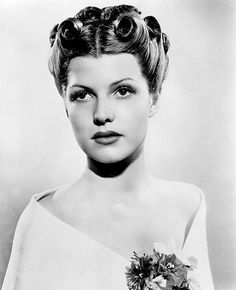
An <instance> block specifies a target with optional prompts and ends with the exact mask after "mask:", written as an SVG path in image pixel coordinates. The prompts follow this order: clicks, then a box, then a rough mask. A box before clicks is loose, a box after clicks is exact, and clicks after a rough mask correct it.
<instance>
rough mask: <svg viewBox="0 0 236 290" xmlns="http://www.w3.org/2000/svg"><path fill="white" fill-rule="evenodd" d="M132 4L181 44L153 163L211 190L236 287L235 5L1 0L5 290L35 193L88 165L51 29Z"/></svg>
mask: <svg viewBox="0 0 236 290" xmlns="http://www.w3.org/2000/svg"><path fill="white" fill-rule="evenodd" d="M123 2H125V3H129V4H134V5H136V6H137V7H139V9H140V10H142V11H143V16H146V15H150V14H154V15H155V16H156V17H157V18H158V19H159V21H160V23H161V26H162V28H163V31H165V32H166V33H167V34H168V36H169V38H170V42H171V48H170V52H169V56H170V69H169V75H168V77H167V80H166V82H165V84H164V86H163V93H162V97H161V100H160V107H159V112H158V114H157V115H156V116H155V117H154V118H153V119H152V120H151V121H150V129H149V133H148V136H147V141H146V157H147V167H148V169H149V171H150V172H151V173H152V174H154V175H155V176H157V177H160V178H164V179H171V180H179V181H185V182H189V183H194V184H196V185H198V186H199V187H200V188H201V189H202V190H203V191H204V192H205V194H206V199H207V204H208V219H207V227H208V240H209V253H210V258H211V265H212V272H213V278H214V281H215V286H216V289H218V290H222V289H227V290H232V289H236V288H234V286H235V271H236V269H235V248H233V245H234V244H235V238H236V236H235V219H236V218H235V209H234V206H235V198H234V188H235V180H234V178H233V177H234V169H235V151H234V150H233V147H234V145H235V132H234V129H235V117H234V115H235V105H236V102H235V100H234V99H233V95H234V93H235V91H236V90H235V87H233V72H234V70H233V68H234V67H235V66H234V65H235V54H233V51H234V50H235V39H233V37H234V35H236V33H235V32H236V31H235V29H234V24H235V23H234V21H233V17H234V16H235V13H234V12H235V6H234V1H233V0H232V1H230V0H218V1H217V0H198V1H196V0H165V1H164V0H155V1H154V0H153V1H98V0H97V1H88V0H87V1H86V0H76V1H74V0H70V1H67V0H57V1H56V0H47V1H46V0H36V1H30V0H18V1H17V0H15V1H13V0H5V1H4V0H1V1H0V39H1V41H0V57H1V58H0V59H1V60H0V63H1V65H0V74H1V77H0V236H1V239H0V285H1V282H2V279H3V277H4V273H5V270H6V266H7V262H8V259H9V254H10V249H11V241H12V237H13V233H14V229H15V225H16V222H17V219H18V218H19V215H20V214H21V212H22V210H23V208H24V207H25V206H26V204H27V203H28V201H29V199H30V197H31V195H32V194H34V193H36V192H39V191H42V190H44V189H47V188H52V187H55V186H59V185H61V184H63V183H64V182H67V181H70V180H71V179H72V178H75V177H76V176H78V175H80V174H81V172H82V170H83V168H84V166H85V158H84V155H83V154H82V153H81V151H80V149H79V148H78V146H77V144H76V142H75V141H74V137H73V134H72V130H71V128H70V125H69V122H68V120H67V118H66V114H65V112H64V108H63V103H62V100H61V98H60V96H59V95H58V94H57V91H56V88H55V86H54V83H53V80H52V78H51V76H50V75H49V72H48V69H47V58H48V53H49V42H48V34H49V30H50V29H51V28H52V26H53V25H54V24H56V23H58V22H60V21H62V20H63V19H64V18H66V17H69V16H73V15H74V14H75V13H76V12H77V11H78V10H80V9H81V8H83V7H84V6H88V5H89V6H90V5H99V6H100V7H103V6H105V5H110V4H120V3H123Z"/></svg>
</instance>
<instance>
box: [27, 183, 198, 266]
mask: <svg viewBox="0 0 236 290" xmlns="http://www.w3.org/2000/svg"><path fill="white" fill-rule="evenodd" d="M58 189H59V187H57V188H54V189H50V190H47V191H44V192H41V193H37V194H34V195H33V196H32V198H31V201H30V203H32V205H34V206H36V207H37V208H38V209H39V210H40V211H41V212H43V213H44V214H46V215H47V216H48V217H49V218H51V219H53V220H54V221H55V222H56V223H57V224H60V225H61V226H63V227H67V228H68V229H70V230H71V231H72V232H73V233H74V234H75V235H77V236H80V237H83V238H84V239H87V240H89V241H90V242H91V243H93V244H94V245H97V246H99V247H101V248H103V249H104V250H106V251H107V252H109V253H110V254H112V255H115V256H116V257H119V258H120V259H122V260H123V261H125V262H126V263H128V260H127V259H126V258H124V257H123V256H121V255H120V254H118V253H116V252H115V251H113V250H111V249H110V248H109V247H107V246H105V245H104V244H102V243H100V242H99V241H97V240H96V239H94V238H92V237H90V236H89V235H88V234H86V233H84V232H83V231H80V230H79V229H77V228H75V227H73V226H72V225H70V224H69V223H67V222H65V221H63V220H62V219H60V218H59V217H57V216H56V215H54V214H52V213H51V212H49V211H48V210H47V209H46V208H45V207H44V206H43V205H41V204H40V203H39V200H40V199H42V198H44V197H46V196H49V195H54V194H55V192H56V191H57V190H58ZM202 207H203V196H202V194H201V200H200V203H199V206H198V208H197V210H196V213H195V216H194V219H193V221H192V224H191V226H190V228H189V230H188V231H187V233H186V236H185V237H184V240H183V245H182V247H181V250H184V249H185V246H186V244H187V242H188V239H189V237H190V236H191V232H192V229H193V228H194V225H195V223H196V222H197V220H198V215H199V214H200V211H201V208H202ZM171 240H174V241H175V239H174V238H173V237H171ZM156 242H158V241H153V242H152V244H153V245H154V243H156ZM150 250H151V249H150Z"/></svg>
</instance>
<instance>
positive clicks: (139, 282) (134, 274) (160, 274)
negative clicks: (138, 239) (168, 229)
mask: <svg viewBox="0 0 236 290" xmlns="http://www.w3.org/2000/svg"><path fill="white" fill-rule="evenodd" d="M167 245H168V247H166V246H165V245H164V244H162V243H154V250H153V254H152V255H147V254H143V255H142V256H138V255H137V254H136V253H135V252H134V253H133V256H132V258H131V263H130V266H129V267H127V268H126V273H125V275H126V279H127V285H128V289H130V290H172V289H173V290H180V289H181V290H199V289H200V287H199V284H198V283H197V280H196V275H194V274H196V273H195V272H196V268H197V261H196V259H195V258H193V257H189V258H187V257H186V256H185V254H184V252H183V250H177V249H176V247H175V244H174V241H173V240H169V241H168V243H167Z"/></svg>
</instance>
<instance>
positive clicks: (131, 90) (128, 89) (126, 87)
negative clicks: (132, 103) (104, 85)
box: [115, 85, 136, 99]
mask: <svg viewBox="0 0 236 290" xmlns="http://www.w3.org/2000/svg"><path fill="white" fill-rule="evenodd" d="M121 90H125V91H126V92H128V93H129V94H128V96H121V97H119V99H127V98H129V97H130V94H135V93H136V89H135V88H134V87H133V86H131V85H124V86H121V87H119V88H118V89H117V90H116V91H115V93H117V92H119V91H121Z"/></svg>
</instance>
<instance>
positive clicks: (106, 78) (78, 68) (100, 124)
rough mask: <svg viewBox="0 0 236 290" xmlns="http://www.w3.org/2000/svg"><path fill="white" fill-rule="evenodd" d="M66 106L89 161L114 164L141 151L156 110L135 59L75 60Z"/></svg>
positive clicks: (87, 58)
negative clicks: (149, 122)
mask: <svg viewBox="0 0 236 290" xmlns="http://www.w3.org/2000/svg"><path fill="white" fill-rule="evenodd" d="M64 102H65V107H66V109H67V111H68V117H69V119H70V122H71V125H72V128H73V131H74V134H75V137H76V140H77V142H78V143H79V145H80V147H81V148H82V150H83V151H84V152H85V153H86V155H87V156H88V157H89V158H91V159H93V160H96V161H98V162H102V163H113V162H118V161H121V160H123V159H125V158H126V157H129V156H132V154H135V152H139V151H140V149H141V150H142V145H143V141H144V138H145V135H146V132H147V125H148V118H149V117H150V116H152V115H153V114H154V112H155V108H154V106H153V105H152V96H151V94H150V93H149V90H148V85H147V82H146V79H145V78H144V77H143V75H142V73H141V71H140V66H139V64H138V62H137V59H136V58H135V56H133V55H131V54H116V55H102V56H101V57H99V58H95V57H92V56H86V57H75V58H73V59H72V60H71V61H70V65H69V71H68V85H67V88H66V90H65V94H64Z"/></svg>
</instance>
